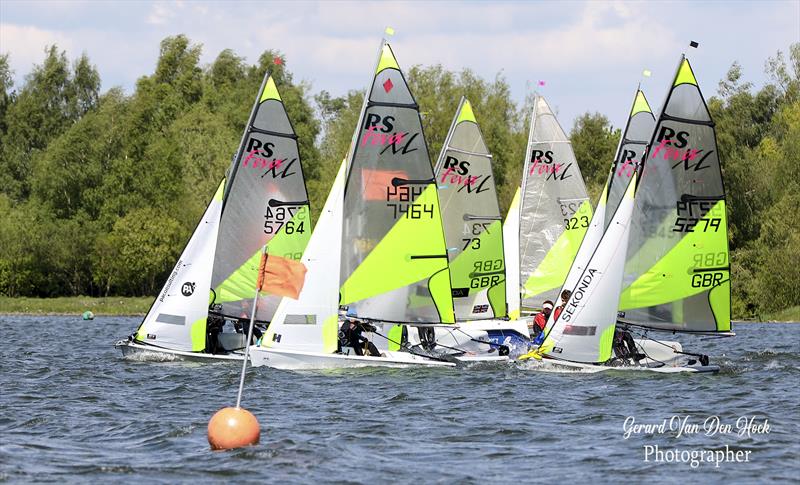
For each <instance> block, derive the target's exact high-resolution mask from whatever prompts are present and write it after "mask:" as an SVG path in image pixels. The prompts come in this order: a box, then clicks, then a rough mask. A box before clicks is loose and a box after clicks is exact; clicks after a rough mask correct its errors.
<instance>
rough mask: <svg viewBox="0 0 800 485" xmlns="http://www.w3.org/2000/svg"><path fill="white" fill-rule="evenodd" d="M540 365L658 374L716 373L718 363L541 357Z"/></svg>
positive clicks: (542, 366) (558, 369)
mask: <svg viewBox="0 0 800 485" xmlns="http://www.w3.org/2000/svg"><path fill="white" fill-rule="evenodd" d="M642 362H643V363H644V361H642ZM536 367H540V368H541V369H542V370H547V371H566V372H588V373H597V372H605V371H611V370H613V371H624V372H655V373H658V374H678V373H716V372H719V370H720V369H719V366H718V365H696V366H689V365H685V366H681V365H677V364H676V365H663V366H660V367H650V366H648V365H646V364H645V365H638V366H637V365H630V366H619V367H612V366H608V365H596V364H584V363H580V362H570V361H567V360H555V359H549V358H543V359H542V360H541V361H536V365H535V367H534V368H536Z"/></svg>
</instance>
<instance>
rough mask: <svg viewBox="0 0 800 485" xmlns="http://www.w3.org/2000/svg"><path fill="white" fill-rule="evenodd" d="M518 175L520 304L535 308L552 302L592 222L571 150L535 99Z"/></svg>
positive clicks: (549, 114) (547, 109)
mask: <svg viewBox="0 0 800 485" xmlns="http://www.w3.org/2000/svg"><path fill="white" fill-rule="evenodd" d="M522 176H523V179H522V198H521V203H520V228H519V231H520V236H519V252H520V281H521V283H522V288H521V293H522V295H521V296H522V305H523V306H526V307H533V308H540V307H541V305H542V302H543V301H544V300H554V301H555V300H556V297H557V296H558V290H559V289H560V288H561V286H562V284H563V283H564V280H565V278H566V276H567V272H568V271H569V268H570V265H571V264H572V261H573V259H574V258H575V254H576V253H577V251H578V248H579V246H580V244H581V241H582V240H583V236H584V234H585V232H586V229H587V228H588V227H589V222H590V220H591V218H592V205H591V203H590V202H589V197H588V195H587V193H586V186H585V185H584V183H583V177H582V176H581V172H580V168H579V167H578V162H577V161H576V160H575V154H574V153H573V152H572V145H571V144H570V141H569V139H568V138H567V135H566V134H565V133H564V130H562V129H561V126H560V125H559V124H558V120H556V117H555V115H554V114H553V112H552V110H551V109H550V106H548V104H547V102H546V101H545V100H544V98H543V97H541V96H537V97H536V98H535V100H534V108H533V114H532V118H531V130H530V134H529V137H528V147H527V151H526V158H525V168H524V171H523V175H522ZM512 296H513V295H512Z"/></svg>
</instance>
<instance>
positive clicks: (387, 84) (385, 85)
mask: <svg viewBox="0 0 800 485" xmlns="http://www.w3.org/2000/svg"><path fill="white" fill-rule="evenodd" d="M393 87H394V84H392V80H391V79H387V80H386V82H385V83H383V89H384V91H386V92H387V93H388V92H389V91H391V90H392V88H393Z"/></svg>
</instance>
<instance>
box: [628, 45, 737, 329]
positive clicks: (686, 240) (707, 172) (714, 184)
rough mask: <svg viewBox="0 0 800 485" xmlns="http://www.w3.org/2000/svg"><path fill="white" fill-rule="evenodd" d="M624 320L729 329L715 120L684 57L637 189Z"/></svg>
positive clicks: (650, 324) (661, 325)
mask: <svg viewBox="0 0 800 485" xmlns="http://www.w3.org/2000/svg"><path fill="white" fill-rule="evenodd" d="M620 310H622V313H621V315H620V316H621V319H622V320H623V321H625V322H629V323H633V324H636V325H642V326H645V327H650V328H658V329H666V330H679V331H687V332H727V331H730V266H729V259H728V239H727V217H726V210H725V191H724V186H723V183H722V173H721V170H720V163H719V155H718V152H717V142H716V136H715V132H714V122H713V121H712V119H711V115H710V114H709V111H708V107H707V106H706V103H705V100H704V99H703V96H702V94H701V92H700V88H699V86H698V84H697V80H696V78H695V76H694V73H693V72H692V68H691V66H690V65H689V61H688V59H686V58H682V59H681V62H680V64H679V67H678V70H677V73H676V75H675V80H674V82H673V84H672V86H671V88H670V91H669V94H668V95H667V99H666V101H665V103H664V106H663V108H662V112H661V115H660V116H659V118H658V123H657V124H656V128H655V131H654V133H653V138H652V141H651V142H650V147H649V148H648V150H647V154H646V157H645V160H644V165H643V172H642V176H641V179H640V181H639V187H638V188H637V197H636V207H635V210H634V214H633V221H632V225H631V240H630V244H629V247H628V256H627V263H626V266H625V282H624V291H623V293H622V296H621V299H620Z"/></svg>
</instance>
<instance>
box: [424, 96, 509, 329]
mask: <svg viewBox="0 0 800 485" xmlns="http://www.w3.org/2000/svg"><path fill="white" fill-rule="evenodd" d="M435 172H436V184H437V185H438V188H439V199H440V203H441V207H442V219H443V222H444V231H445V240H446V242H447V256H448V258H449V261H450V282H451V285H452V295H453V305H454V307H455V316H456V320H459V321H462V320H480V319H491V318H498V317H503V316H505V315H506V301H505V300H506V294H505V267H504V257H503V233H502V229H501V223H500V219H501V217H500V206H499V205H498V202H497V189H496V186H495V180H494V175H493V173H492V155H491V154H490V153H489V149H488V148H487V147H486V143H485V142H484V140H483V136H482V135H481V131H480V128H479V126H478V123H477V121H476V120H475V115H474V113H473V110H472V105H471V104H470V102H469V100H467V99H466V98H463V97H462V98H461V102H460V103H459V105H458V110H457V111H456V115H455V117H454V118H453V123H452V125H451V126H450V131H449V132H448V134H447V138H446V140H445V144H444V146H443V147H442V152H441V154H440V155H439V160H438V162H437V164H436V170H435Z"/></svg>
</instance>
